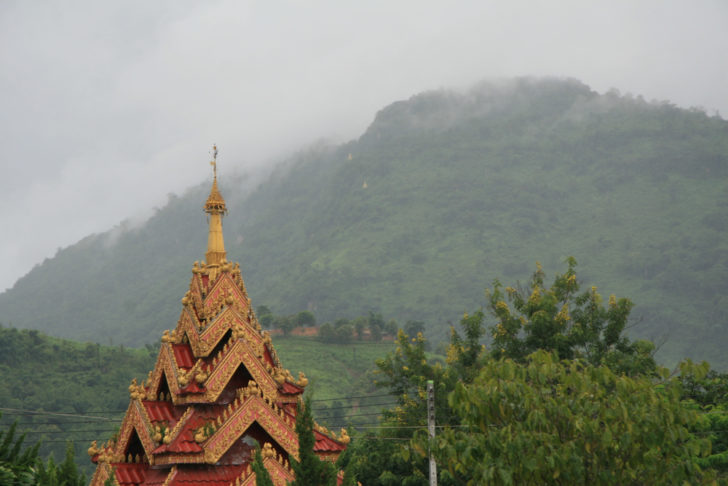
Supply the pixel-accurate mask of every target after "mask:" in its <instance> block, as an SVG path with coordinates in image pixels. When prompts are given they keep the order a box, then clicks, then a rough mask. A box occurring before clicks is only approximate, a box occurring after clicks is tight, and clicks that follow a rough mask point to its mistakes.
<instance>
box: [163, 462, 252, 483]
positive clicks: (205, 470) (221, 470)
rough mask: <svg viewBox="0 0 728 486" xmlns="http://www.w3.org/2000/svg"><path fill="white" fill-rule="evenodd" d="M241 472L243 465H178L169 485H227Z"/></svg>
mask: <svg viewBox="0 0 728 486" xmlns="http://www.w3.org/2000/svg"><path fill="white" fill-rule="evenodd" d="M242 472H243V466H242V465H238V466H197V467H181V466H180V467H179V469H177V474H175V476H174V478H173V479H172V481H171V482H170V483H169V486H177V485H192V484H204V485H205V486H228V485H229V484H230V483H231V482H232V481H234V480H235V478H237V477H238V476H240V475H241V474H242Z"/></svg>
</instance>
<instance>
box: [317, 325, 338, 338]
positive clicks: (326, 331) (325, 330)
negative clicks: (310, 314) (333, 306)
mask: <svg viewBox="0 0 728 486" xmlns="http://www.w3.org/2000/svg"><path fill="white" fill-rule="evenodd" d="M318 336H319V338H321V340H322V341H324V342H327V343H333V342H336V329H334V326H332V325H331V323H329V322H326V323H324V324H322V325H321V326H319V328H318Z"/></svg>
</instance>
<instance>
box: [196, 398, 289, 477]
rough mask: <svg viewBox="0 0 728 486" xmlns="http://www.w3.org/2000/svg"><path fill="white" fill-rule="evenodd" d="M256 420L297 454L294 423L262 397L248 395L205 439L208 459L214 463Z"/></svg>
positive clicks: (281, 444) (286, 447) (284, 447)
mask: <svg viewBox="0 0 728 486" xmlns="http://www.w3.org/2000/svg"><path fill="white" fill-rule="evenodd" d="M253 422H257V423H258V424H259V425H260V426H261V427H263V429H265V431H266V432H268V434H269V435H270V436H271V437H274V438H275V440H276V441H277V443H278V444H279V445H280V446H281V447H283V449H285V451H286V452H287V453H288V454H289V455H290V456H292V457H294V458H298V438H297V436H296V433H295V430H294V426H295V425H294V424H293V423H288V422H286V420H285V419H284V418H283V417H281V416H280V415H278V414H276V413H275V412H274V411H273V410H272V407H271V406H270V405H269V404H267V403H266V402H265V401H264V400H263V398H261V397H260V396H257V395H250V396H248V397H247V398H246V399H245V401H244V402H242V404H241V405H240V406H238V407H237V408H236V409H235V410H234V411H233V412H232V413H231V414H230V417H229V418H228V419H227V420H226V421H225V423H223V424H222V425H221V426H220V427H219V428H218V430H217V431H216V432H215V434H214V435H213V436H212V437H210V439H209V440H208V441H207V442H206V443H205V462H207V463H208V464H214V463H216V462H217V461H218V460H220V457H222V455H223V454H224V453H225V452H227V450H228V449H229V448H230V446H231V445H232V443H233V442H234V441H235V440H237V439H238V438H239V437H240V436H242V435H243V434H244V433H245V431H246V430H247V429H248V427H250V426H251V425H252V424H253Z"/></svg>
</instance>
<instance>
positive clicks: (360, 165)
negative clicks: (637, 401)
mask: <svg viewBox="0 0 728 486" xmlns="http://www.w3.org/2000/svg"><path fill="white" fill-rule="evenodd" d="M223 164H224V161H221V164H220V165H221V167H222V166H223ZM248 185H249V184H247V183H246V181H244V180H231V179H227V180H226V179H225V178H224V177H223V178H222V179H221V189H222V192H223V195H224V196H225V197H226V199H227V201H228V207H229V210H230V212H229V215H228V217H227V218H226V219H225V222H224V225H225V237H226V246H227V250H228V258H229V259H231V260H236V261H240V262H241V266H242V268H243V276H244V278H245V281H246V284H247V288H248V290H249V293H250V295H251V298H252V301H253V304H254V305H255V306H258V305H261V304H265V305H267V306H269V307H270V308H271V309H273V311H274V312H276V313H280V314H286V313H292V312H297V311H299V310H301V309H306V308H308V309H310V310H312V311H313V312H314V313H315V314H316V316H317V318H318V321H319V322H324V321H326V320H331V319H334V318H336V317H342V316H350V317H353V316H356V315H362V314H366V313H367V312H368V311H370V310H373V311H376V312H382V313H383V314H385V315H387V316H391V317H394V318H396V319H398V320H400V321H401V322H404V321H406V320H407V319H418V320H423V321H425V322H426V323H427V326H428V334H429V335H430V336H431V337H432V338H435V339H444V338H445V336H446V334H447V328H448V326H447V323H448V321H456V320H457V319H459V316H461V315H462V313H463V312H464V311H472V310H475V309H477V308H479V307H480V306H482V305H484V304H485V302H486V300H485V296H484V293H483V292H484V289H485V288H486V287H488V286H489V285H490V284H491V282H492V281H493V280H494V279H496V278H498V279H501V281H503V282H514V281H516V280H521V281H523V280H525V279H526V278H527V276H528V275H529V273H530V270H531V269H532V268H533V267H534V265H535V262H536V261H540V262H541V263H542V264H543V267H544V268H545V269H546V271H547V272H553V271H554V270H555V269H560V268H562V266H563V262H564V260H565V259H566V258H567V257H568V256H574V257H575V258H576V260H577V261H578V262H579V264H580V265H579V269H580V272H579V273H580V277H581V278H582V280H583V283H584V284H585V285H596V286H598V287H599V290H600V292H601V293H602V294H604V295H609V294H610V293H615V294H617V295H618V296H627V297H629V298H630V299H632V300H633V301H634V302H635V304H636V306H635V308H634V310H633V312H632V317H633V324H634V325H633V326H632V327H631V328H630V329H629V333H630V334H631V335H632V336H634V337H647V338H651V339H654V340H655V341H656V342H657V343H658V345H660V344H661V350H660V354H659V355H658V356H660V357H661V358H662V359H663V360H666V361H668V362H674V361H676V360H677V359H679V358H681V357H683V356H692V357H695V358H699V359H707V360H709V361H711V362H712V363H713V364H714V365H715V366H718V367H725V366H726V365H728V360H727V359H726V358H725V357H724V353H723V352H722V350H723V349H724V348H725V346H726V345H728V332H726V326H727V325H728V300H727V299H728V298H727V297H726V296H725V295H726V292H725V291H726V289H728V268H727V266H728V238H726V233H727V231H726V230H728V122H726V121H725V120H722V119H720V118H717V117H713V118H711V117H708V116H706V115H705V114H704V113H702V112H700V111H697V110H684V109H678V108H676V107H674V106H671V105H669V104H667V103H651V102H646V101H644V100H642V99H640V98H633V97H632V96H623V95H620V94H619V93H617V92H610V93H606V94H598V93H595V92H594V91H592V90H590V89H589V88H588V87H587V86H585V85H583V84H581V83H579V82H577V81H573V80H550V79H540V80H533V79H518V80H514V81H511V82H507V83H506V82H502V83H483V84H481V85H479V86H476V87H474V88H472V89H471V90H469V91H467V92H464V93H459V92H451V91H433V92H428V93H423V94H420V95H417V96H414V97H412V98H411V99H409V100H406V101H400V102H396V103H393V104H392V105H390V106H388V107H386V108H384V109H383V110H381V111H380V112H379V113H378V114H377V115H376V117H375V119H374V121H373V123H372V124H371V125H370V127H369V128H368V129H367V131H366V132H365V133H364V134H363V135H362V136H361V137H360V138H359V139H358V140H354V141H351V142H349V143H346V144H343V145H341V146H335V147H314V148H310V149H308V150H305V151H302V152H301V153H299V154H297V155H296V156H295V157H293V158H292V159H291V160H289V161H288V162H287V163H286V164H285V165H284V166H282V167H281V168H280V169H279V170H277V171H275V172H274V173H273V175H272V176H271V177H270V178H269V179H268V180H266V181H265V182H263V183H261V184H260V185H258V186H257V188H255V190H253V191H252V192H250V191H249V190H248V189H247V187H248ZM208 187H209V182H206V183H204V184H202V185H201V186H200V187H198V188H195V189H193V190H190V191H189V192H187V193H186V194H185V195H183V196H181V197H173V198H171V199H170V201H169V202H168V204H167V205H166V206H165V207H164V208H162V209H160V210H159V211H158V212H157V213H156V214H155V216H154V217H153V218H151V219H150V220H149V221H148V222H147V223H146V224H144V225H143V226H142V227H140V228H136V229H126V228H124V227H123V226H122V227H119V228H116V229H115V230H113V231H111V232H109V233H106V234H101V235H94V236H89V237H88V238H86V239H84V240H83V241H81V242H79V243H78V244H76V245H74V246H72V247H69V248H66V249H63V250H61V251H59V252H58V254H57V255H56V256H55V257H54V258H52V259H49V260H47V261H45V262H44V263H43V264H41V265H39V266H38V267H36V268H35V269H34V270H33V271H32V272H30V273H29V274H28V275H27V276H25V277H23V278H22V279H20V280H19V281H18V282H17V284H16V285H15V286H14V287H13V288H12V289H10V290H8V291H7V292H5V293H3V294H1V295H0V319H2V320H3V321H4V322H6V323H11V324H12V325H14V326H18V327H30V328H37V329H41V330H43V331H44V332H49V333H51V334H54V335H58V336H64V337H73V338H76V339H83V340H93V341H100V342H102V343H109V342H112V340H113V343H114V344H119V343H124V344H137V345H139V344H143V343H149V342H156V341H157V340H158V338H159V335H160V334H161V332H162V330H163V329H167V328H171V327H173V326H174V325H175V323H176V320H177V317H178V315H179V312H180V308H181V307H180V304H179V299H180V298H181V297H182V296H183V294H184V292H185V290H186V286H187V282H188V279H189V269H190V267H191V264H192V262H193V261H194V260H201V259H202V258H203V255H204V250H205V238H206V223H205V219H204V215H203V213H202V211H201V206H202V204H203V202H204V199H205V197H206V191H207V189H208Z"/></svg>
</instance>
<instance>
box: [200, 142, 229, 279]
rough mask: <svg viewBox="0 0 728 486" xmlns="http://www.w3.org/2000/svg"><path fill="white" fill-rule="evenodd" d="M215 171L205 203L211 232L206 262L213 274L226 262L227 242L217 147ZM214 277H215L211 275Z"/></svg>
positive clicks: (212, 162)
mask: <svg viewBox="0 0 728 486" xmlns="http://www.w3.org/2000/svg"><path fill="white" fill-rule="evenodd" d="M210 165H212V169H213V179H212V188H211V190H210V195H209V196H208V197H207V201H206V202H205V209H204V210H205V212H206V213H207V214H209V215H210V225H209V232H208V236H207V253H205V261H206V263H207V265H208V267H209V266H212V267H213V268H212V269H211V270H212V271H213V273H215V274H216V273H217V272H216V271H215V270H217V269H218V267H219V266H220V265H221V264H222V263H223V262H225V257H226V256H227V254H226V253H225V241H224V239H223V234H222V217H223V216H224V215H225V214H226V213H227V207H226V206H225V199H223V197H222V194H220V190H219V189H218V188H217V145H213V146H212V160H211V161H210ZM211 277H213V275H211Z"/></svg>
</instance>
